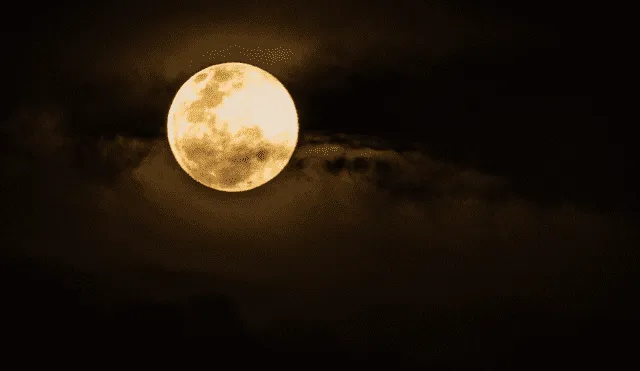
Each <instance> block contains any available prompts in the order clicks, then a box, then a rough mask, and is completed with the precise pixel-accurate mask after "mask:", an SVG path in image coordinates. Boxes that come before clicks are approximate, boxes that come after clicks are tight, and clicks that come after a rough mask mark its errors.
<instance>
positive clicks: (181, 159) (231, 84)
mask: <svg viewBox="0 0 640 371" xmlns="http://www.w3.org/2000/svg"><path fill="white" fill-rule="evenodd" d="M167 135H168V138H169V144H170V146H171V151H172V152H173V155H174V156H175V158H176V160H177V161H178V163H179V164H180V167H182V169H184V171H185V172H186V173H187V174H189V176H191V177H192V178H193V179H195V180H196V181H198V182H200V183H202V184H203V185H205V186H207V187H210V188H213V189H216V190H220V191H227V192H240V191H246V190H250V189H253V188H256V187H259V186H260V185H263V184H265V183H266V182H268V181H270V180H271V179H273V178H274V177H276V175H278V173H280V172H281V171H282V169H284V167H285V166H286V165H287V163H288V162H289V159H290V158H291V156H292V155H293V151H294V149H295V147H296V144H297V141H298V115H297V112H296V108H295V105H294V103H293V99H292V98H291V96H290V95H289V92H288V91H287V89H286V88H285V87H284V86H283V85H282V84H281V83H280V82H279V81H278V80H277V79H276V78H275V77H274V76H272V75H271V74H269V73H268V72H266V71H264V70H262V69H260V68H258V67H255V66H252V65H249V64H244V63H223V64H218V65H214V66H211V67H208V68H205V69H204V70H202V71H200V72H198V73H196V74H195V75H193V76H192V77H191V78H190V79H189V80H187V81H186V82H185V83H184V84H183V85H182V87H180V89H179V90H178V93H177V94H176V96H175V98H174V99H173V102H172V104H171V108H170V109H169V115H168V119H167Z"/></svg>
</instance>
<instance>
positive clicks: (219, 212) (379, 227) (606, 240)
mask: <svg viewBox="0 0 640 371" xmlns="http://www.w3.org/2000/svg"><path fill="white" fill-rule="evenodd" d="M54 137H55V136H54ZM42 140H45V139H42ZM45 141H46V140H45ZM74 145H78V143H75V144H73V145H72V147H73V146H74ZM83 145H84V146H85V148H87V150H86V153H91V152H93V155H92V156H88V157H87V158H88V159H89V160H88V162H87V164H90V165H91V166H90V167H91V168H92V169H93V171H94V173H96V174H100V173H102V172H107V173H108V174H110V175H109V176H108V177H107V179H108V180H109V181H105V178H104V177H87V176H86V173H85V172H84V171H83V170H80V171H79V169H78V168H77V167H76V166H74V165H73V163H74V162H73V161H70V162H68V163H67V164H66V165H65V166H63V164H62V163H56V165H55V167H52V166H51V165H50V164H51V161H52V160H51V159H50V156H49V157H48V156H42V158H41V160H40V161H39V162H27V160H26V158H21V157H20V156H14V157H13V158H12V159H9V158H7V157H3V162H5V163H9V162H11V163H12V164H14V165H13V166H12V167H11V168H9V167H5V166H4V165H5V163H3V167H2V168H3V178H4V180H5V182H4V184H5V185H4V187H5V188H6V189H5V190H6V193H5V194H6V195H7V199H10V200H12V202H11V203H10V204H9V205H8V206H7V208H6V209H5V214H4V219H5V220H4V221H3V223H4V225H5V227H7V228H8V229H9V231H10V232H9V233H7V234H6V236H7V237H5V238H6V239H7V240H8V241H9V242H10V243H9V244H8V246H10V248H11V249H12V250H13V251H14V253H15V254H22V255H27V256H36V257H41V258H42V257H44V258H46V259H47V260H48V261H56V260H58V261H66V262H72V263H73V264H77V265H78V266H82V267H85V269H106V268H109V270H111V271H117V269H116V268H115V267H119V266H120V267H130V266H136V265H139V266H151V267H156V268H157V269H159V270H166V271H188V272H194V273H198V274H203V275H205V276H206V275H211V276H212V277H216V279H219V278H222V279H224V280H226V281H225V282H230V283H229V284H228V285H223V287H221V290H222V291H223V293H224V294H225V295H228V296H229V297H230V298H232V300H233V301H234V303H235V304H236V305H237V306H238V308H239V311H240V313H241V314H242V316H243V320H245V321H247V322H249V323H254V324H260V325H261V326H270V325H273V324H274V323H277V322H278V321H279V320H282V319H289V320H299V321H301V323H305V321H306V322H309V323H312V322H314V321H318V320H321V321H323V322H324V323H327V324H330V327H331V328H332V329H336V331H337V332H338V333H340V334H342V335H345V336H346V338H357V337H358V336H360V335H358V334H363V333H364V332H365V331H371V329H374V331H376V333H379V334H381V336H387V337H391V338H392V337H393V336H398V334H405V335H406V334H413V335H411V336H413V337H412V339H413V340H412V342H413V343H412V344H413V346H415V347H418V348H419V347H420V344H422V342H424V341H426V339H427V338H428V335H426V334H424V335H419V334H418V335H416V334H415V332H416V326H422V327H427V328H428V327H429V326H432V325H433V326H435V324H434V323H433V321H435V322H437V321H439V320H441V319H442V318H448V317H447V316H449V315H450V313H451V312H452V311H454V312H455V311H457V312H456V313H460V312H462V313H467V312H466V311H467V310H468V309H469V308H478V307H486V308H494V309H495V311H494V312H491V310H490V309H488V311H489V312H487V313H498V314H496V316H498V315H499V313H500V311H502V310H506V309H505V308H511V306H513V305H518V306H523V307H527V306H535V307H536V308H540V310H545V308H548V310H551V308H566V310H567V311H572V313H573V312H577V313H587V312H588V311H589V310H604V308H603V307H600V305H601V304H602V303H604V301H603V300H602V299H603V297H604V295H607V292H611V290H613V289H615V287H616V286H617V285H619V284H620V282H621V281H622V280H623V279H624V278H623V277H620V276H617V277H618V278H615V277H616V276H613V273H614V272H625V269H627V268H625V267H626V265H627V264H628V256H630V255H629V254H631V251H632V250H631V246H632V245H631V241H632V240H633V238H634V233H635V232H633V231H634V230H635V229H633V228H632V227H631V224H630V222H629V221H626V220H624V219H622V218H621V217H619V216H617V215H613V214H600V213H593V212H584V211H581V210H579V209H577V208H576V207H573V206H571V205H564V206H548V205H540V204H535V203H532V202H529V201H527V200H525V199H522V198H521V197H519V196H518V195H516V194H514V193H513V192H512V191H511V190H510V189H509V182H508V181H507V180H506V179H504V178H502V177H499V176H492V175H487V174H482V173H480V172H477V171H474V170H470V169H462V168H459V167H458V166H455V165H454V164H447V163H445V162H443V161H439V160H435V159H433V158H431V157H430V156H429V155H428V153H427V152H426V151H425V150H423V149H420V148H402V147H400V146H397V145H394V144H393V143H387V142H385V141H382V140H379V139H377V138H373V137H363V136H354V135H339V134H332V133H324V134H323V133H304V134H303V136H302V138H301V140H300V145H299V147H298V149H297V150H296V152H295V154H294V157H293V159H292V161H291V162H290V163H289V165H288V166H287V167H286V168H285V170H284V171H283V172H282V173H281V174H280V175H279V176H278V177H276V178H275V179H274V180H272V181H271V182H269V183H267V184H265V185H264V186H261V187H259V188H257V189H254V190H251V191H248V192H243V193H239V194H235V193H234V194H228V193H223V192H215V191H212V190H210V189H208V188H206V187H204V186H202V185H200V184H199V183H197V182H195V181H194V180H192V179H190V178H189V177H188V176H187V175H186V174H185V173H184V172H183V171H182V170H181V169H180V168H179V167H178V165H177V163H176V162H175V160H174V159H173V157H172V154H171V153H170V150H169V147H168V144H167V143H166V141H165V140H164V139H162V138H160V139H141V138H134V137H125V136H120V137H117V138H116V139H112V140H110V139H102V140H98V141H93V142H86V143H84V144H83ZM65 148H66V147H65ZM90 148H93V149H92V151H90V150H89V149H90ZM71 153H75V152H73V151H72V152H71ZM68 158H70V159H73V158H74V157H73V155H71V156H68ZM48 164H49V165H48ZM27 166H31V167H30V169H31V170H32V171H30V172H26V171H24V169H25V168H26V167H27ZM21 169H22V170H21ZM8 181H10V182H8ZM25 226H28V230H25ZM602 277H609V278H606V279H603V278H602ZM151 285H152V284H151ZM158 285H161V283H158ZM149 290H150V291H153V290H151V289H149ZM158 290H159V291H162V289H161V288H158ZM172 295H180V294H179V293H175V292H174V293H173V294H172ZM594 308H595V309H594ZM469 310H470V309H469ZM485 315H487V316H490V317H491V315H490V314H485ZM491 318H493V317H491ZM493 320H498V318H497V317H496V318H494V319H493ZM485 330H486V331H488V329H485ZM394 334H395V335H394ZM407 336H408V335H407ZM425 336H426V337H425ZM445 343H446V342H443V343H441V344H445ZM442 346H443V347H444V346H446V344H445V345H442Z"/></svg>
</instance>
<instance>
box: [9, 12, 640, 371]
mask: <svg viewBox="0 0 640 371" xmlns="http://www.w3.org/2000/svg"><path fill="white" fill-rule="evenodd" d="M276 3H277V4H278V5H275V4H276ZM347 3H348V5H345V4H347ZM514 3H516V2H508V1H471V0H468V1H467V0H460V1H404V0H397V1H393V2H389V1H378V0H371V1H359V0H358V1H350V2H345V1H332V0H330V1H317V2H314V1H309V2H302V1H288V0H284V1H279V2H267V1H262V2H260V1H244V2H243V1H234V2H228V3H225V2H215V1H207V2H189V3H188V4H182V2H170V1H154V2H152V1H149V2H135V3H133V2H127V3H119V2H107V3H104V4H91V3H86V4H82V5H78V4H73V3H70V2H64V3H61V4H53V3H52V4H44V5H38V6H35V5H34V4H30V3H26V2H25V3H19V4H17V6H16V8H15V9H14V10H12V12H4V18H5V19H4V20H3V22H2V26H0V27H1V28H2V39H1V40H2V43H3V49H4V50H6V51H8V52H6V53H4V55H3V58H2V59H3V60H2V63H3V65H4V66H5V71H7V76H6V81H8V84H5V85H8V86H9V91H10V92H11V94H10V96H9V97H7V98H6V99H5V100H3V110H2V114H3V115H2V121H3V123H2V142H1V143H2V148H3V150H2V154H1V156H2V170H3V171H2V176H3V178H2V187H0V191H1V192H2V196H3V199H5V200H6V207H5V211H4V213H3V216H2V219H0V222H2V228H3V230H1V231H2V236H3V237H2V239H5V240H6V243H2V244H1V245H2V246H3V248H2V255H1V256H0V257H1V258H2V259H3V267H4V268H3V271H5V272H6V278H5V279H4V280H3V281H5V282H9V283H6V284H5V283H3V285H6V287H5V286H3V289H4V290H5V292H6V294H5V302H7V303H11V304H10V305H9V306H8V308H9V309H7V310H8V311H9V313H10V314H8V315H7V316H5V319H6V320H7V321H10V320H9V318H19V320H16V321H14V322H16V323H18V325H16V327H15V328H16V329H23V328H28V330H15V331H13V330H12V331H13V332H10V334H11V335H10V336H13V337H16V338H19V337H21V336H24V337H29V336H31V335H30V334H38V336H43V337H44V339H46V340H43V342H45V343H46V341H56V340H55V339H57V336H58V335H59V332H60V331H63V330H64V329H66V330H64V331H71V332H72V333H73V334H74V336H76V337H77V338H78V339H82V338H83V337H90V338H91V339H93V338H92V337H91V336H96V339H103V338H105V337H114V338H118V337H120V338H127V339H134V340H133V341H134V342H135V341H145V342H149V341H151V342H152V341H154V340H156V341H157V340H158V339H161V338H163V336H165V337H170V338H172V339H173V340H175V341H176V344H178V343H184V344H196V345H202V344H209V343H208V342H211V344H215V345H216V347H218V348H220V347H221V346H222V345H220V344H226V346H227V347H229V351H235V350H238V349H244V350H247V349H248V351H251V352H256V354H261V356H263V357H267V359H272V360H279V359H280V358H283V359H291V357H294V354H296V355H301V356H300V357H301V359H302V360H305V361H309V360H310V359H311V360H314V361H313V362H316V361H317V360H318V359H319V356H318V354H317V353H318V352H320V353H321V354H325V355H326V354H329V353H330V354H333V355H335V357H336V360H337V359H340V360H341V362H346V361H345V360H349V362H353V363H354V364H356V365H358V364H363V363H364V362H368V361H371V362H374V363H380V362H383V361H385V362H387V361H388V362H390V363H392V364H397V363H398V362H414V363H418V364H420V365H425V364H431V365H435V366H450V367H474V368H490V367H505V368H513V367H517V368H519V369H522V368H523V367H524V368H526V367H527V366H530V367H532V368H533V367H536V365H541V364H545V362H547V361H548V360H550V359H554V358H559V359H561V360H562V362H566V363H567V364H571V362H574V361H575V357H580V362H584V363H585V364H589V363H591V362H596V361H598V360H600V361H603V362H609V361H610V360H611V359H612V358H611V357H613V355H614V354H615V355H616V357H617V358H616V357H613V358H615V359H622V358H623V356H624V354H623V353H624V349H625V342H624V341H622V340H621V339H622V338H623V337H624V335H625V331H627V332H629V331H631V329H633V328H636V327H634V326H637V323H635V322H633V320H632V318H633V317H634V316H635V315H634V314H635V313H636V312H635V309H634V308H637V306H636V304H635V303H634V302H633V301H632V295H631V292H632V291H633V290H632V285H631V284H630V283H629V282H631V281H632V279H633V278H637V269H636V268H635V267H634V264H633V261H634V258H637V252H636V251H635V247H634V245H633V241H634V238H636V237H638V236H637V211H638V206H639V204H638V198H637V196H636V193H637V192H636V191H635V190H636V188H637V186H638V183H637V181H635V180H634V179H633V178H634V177H633V176H632V171H633V170H635V168H636V162H635V161H632V159H633V158H635V157H636V156H635V141H636V140H635V137H634V136H633V135H632V133H633V132H634V129H635V128H634V127H633V123H635V121H637V120H636V119H634V118H635V116H636V114H635V113H634V112H633V110H632V107H633V106H632V102H633V101H634V98H635V97H636V95H637V94H636V93H635V91H636V90H637V89H635V87H634V85H633V81H634V78H635V75H636V73H635V71H634V68H633V67H634V65H635V63H634V60H633V59H632V58H631V55H632V54H633V53H631V51H632V47H633V45H634V43H633V42H632V41H631V38H630V36H631V35H632V27H631V22H629V21H630V19H629V18H630V15H629V14H630V13H628V12H625V11H623V10H622V9H616V8H614V6H612V5H611V6H610V5H606V4H604V3H594V4H593V5H586V4H571V3H566V2H565V3H563V5H558V4H557V2H552V1H519V2H517V4H514ZM229 4H230V5H229ZM228 61H237V62H246V63H251V64H254V65H256V66H258V67H261V68H263V69H265V70H267V71H269V72H270V73H272V74H274V75H275V76H276V77H278V78H279V79H280V80H281V81H282V82H283V84H284V85H285V86H286V87H287V88H288V89H289V91H290V93H291V95H292V97H293V98H294V101H295V102H296V106H297V109H298V114H299V119H300V129H301V130H300V141H299V145H298V148H297V150H296V153H295V154H294V157H293V159H292V160H291V162H290V164H289V166H288V167H287V168H286V169H285V171H284V172H283V173H282V174H281V175H280V176H278V177H277V178H276V179H275V180H274V181H273V182H270V183H268V184H267V185H265V186H263V187H260V188H258V189H256V190H253V191H250V192H246V193H242V194H233V195H229V194H221V193H218V192H215V191H212V190H210V189H206V188H204V187H202V186H200V185H199V184H197V183H195V182H194V181H192V180H191V179H190V178H188V176H187V175H186V174H184V172H182V171H181V169H180V168H179V167H178V166H177V164H176V163H175V160H174V159H173V158H172V157H171V154H170V152H169V151H168V144H167V142H166V129H165V125H166V114H167V111H168V108H169V105H170V103H171V100H172V98H173V96H174V95H175V93H176V91H177V89H178V88H179V87H180V85H181V84H182V83H183V82H184V81H185V80H186V79H187V78H188V77H190V76H191V75H193V74H194V73H196V72H197V71H199V70H200V69H201V68H204V67H206V66H209V65H212V64H216V63H222V62H228ZM27 292H29V293H32V294H25V293H27ZM45 307H46V308H51V309H50V310H47V309H42V308H45ZM211 313H213V314H211ZM11 316H13V317H11ZM35 318H38V320H35ZM55 318H64V321H62V322H61V321H57V320H55ZM79 318H80V319H79ZM142 318H144V320H142ZM177 318H179V320H178V319H177ZM20 321H23V322H20ZM65 321H66V322H65ZM83 321H84V322H83ZM20 323H24V324H25V325H20ZM60 323H68V325H61V324H60ZM87 324H88V325H87ZM20 326H22V327H20ZM25 326H26V327H25ZM12 329H13V327H12ZM69 329H73V330H69ZM88 329H91V330H88ZM163 331H164V332H163ZM211 333H216V335H215V336H214V335H211ZM163 334H164V335H163ZM221 334H222V335H221ZM230 338H233V339H235V340H233V341H230V340H228V339H230ZM135 339H142V340H135ZM176 339H183V340H176ZM604 339H607V340H606V341H605V340H604ZM173 340H172V341H173ZM191 342H192V343H191ZM82 343H83V342H82V341H75V342H74V341H72V342H70V343H69V344H70V345H69V346H81V344H82ZM16 344H18V345H19V344H22V343H20V342H19V341H17V342H16ZM171 344H173V343H171ZM229 344H231V345H229ZM566 344H570V346H567V345H566ZM167 346H169V345H167ZM177 346H178V345H176V347H177ZM272 348H273V349H272ZM220 349H221V348H220ZM225 349H226V348H225ZM274 349H275V350H274ZM534 349H535V350H534ZM584 349H587V351H585V350H584ZM314 352H315V353H314ZM585 354H591V355H593V356H592V357H591V358H590V357H588V356H585ZM598 355H599V356H598ZM269 357H274V358H269ZM598 357H600V358H598ZM621 357H622V358H621ZM320 358H322V357H320ZM329 358H330V357H329ZM523 360H526V361H523Z"/></svg>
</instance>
